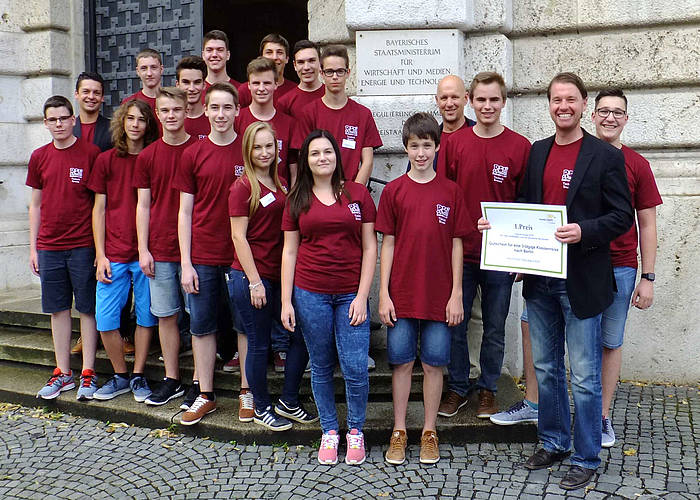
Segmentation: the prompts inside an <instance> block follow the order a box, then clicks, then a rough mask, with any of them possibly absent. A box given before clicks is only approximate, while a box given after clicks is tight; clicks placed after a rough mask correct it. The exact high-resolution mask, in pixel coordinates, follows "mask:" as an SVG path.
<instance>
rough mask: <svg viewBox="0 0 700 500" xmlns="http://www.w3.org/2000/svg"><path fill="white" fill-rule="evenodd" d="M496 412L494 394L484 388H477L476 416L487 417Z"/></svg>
mask: <svg viewBox="0 0 700 500" xmlns="http://www.w3.org/2000/svg"><path fill="white" fill-rule="evenodd" d="M496 413H498V408H497V407H496V395H495V394H494V393H493V392H491V391H488V390H486V389H480V390H479V409H478V410H477V411H476V416H477V417H479V418H489V417H490V416H491V415H494V414H496Z"/></svg>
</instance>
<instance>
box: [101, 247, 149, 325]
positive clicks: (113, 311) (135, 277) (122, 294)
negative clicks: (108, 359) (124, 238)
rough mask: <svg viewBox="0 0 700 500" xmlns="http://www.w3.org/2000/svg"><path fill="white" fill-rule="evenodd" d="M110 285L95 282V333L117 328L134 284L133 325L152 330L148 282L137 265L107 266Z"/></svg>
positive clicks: (113, 264) (134, 263) (116, 264)
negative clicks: (110, 274)
mask: <svg viewBox="0 0 700 500" xmlns="http://www.w3.org/2000/svg"><path fill="white" fill-rule="evenodd" d="M110 264H111V267H112V283H109V284H107V283H102V282H99V281H98V282H97V294H96V306H95V319H96V320H97V331H100V332H109V331H112V330H117V329H118V328H119V326H120V318H121V313H122V309H123V308H124V305H125V304H126V301H127V300H128V298H129V290H130V288H131V282H132V281H133V283H134V310H135V311H136V324H137V325H139V326H143V327H146V328H151V327H154V326H156V325H157V324H158V320H157V319H156V317H155V316H153V314H151V292H150V290H149V285H148V281H149V279H148V278H147V277H146V275H145V274H143V272H142V271H141V267H139V262H138V261H134V262H129V263H126V264H122V263H120V262H111V263H110Z"/></svg>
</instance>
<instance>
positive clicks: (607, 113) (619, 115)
mask: <svg viewBox="0 0 700 500" xmlns="http://www.w3.org/2000/svg"><path fill="white" fill-rule="evenodd" d="M595 112H596V113H597V114H598V116H600V117H601V118H607V117H608V116H610V113H612V115H613V116H614V117H615V118H616V119H618V120H619V119H620V118H622V117H624V116H625V115H626V114H627V112H625V111H622V110H621V109H608V108H600V109H596V110H595Z"/></svg>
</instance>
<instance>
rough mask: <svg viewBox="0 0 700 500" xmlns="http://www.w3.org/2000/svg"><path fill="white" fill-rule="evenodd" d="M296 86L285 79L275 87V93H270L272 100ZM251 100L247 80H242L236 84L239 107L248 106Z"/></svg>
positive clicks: (275, 100)
mask: <svg viewBox="0 0 700 500" xmlns="http://www.w3.org/2000/svg"><path fill="white" fill-rule="evenodd" d="M296 86H297V84H296V83H294V82H293V81H291V80H287V79H285V80H284V82H282V85H280V86H279V87H277V88H276V89H275V93H274V94H273V95H272V102H274V103H276V102H277V100H278V99H279V98H280V97H282V96H283V95H284V94H286V93H287V92H291V91H292V90H293V89H294V88H296ZM251 102H253V96H252V95H251V94H250V89H249V88H248V82H243V83H241V84H240V85H239V86H238V104H240V105H241V109H243V108H245V107H247V106H250V103H251Z"/></svg>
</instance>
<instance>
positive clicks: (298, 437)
mask: <svg viewBox="0 0 700 500" xmlns="http://www.w3.org/2000/svg"><path fill="white" fill-rule="evenodd" d="M46 375H47V373H46V371H45V370H39V369H37V367H36V366H33V365H29V364H25V363H18V362H13V361H0V400H2V401H6V402H13V403H18V404H22V405H24V406H30V407H32V406H40V407H45V408H48V409H50V410H52V411H60V412H67V413H71V414H74V415H80V416H86V417H90V418H96V419H99V420H103V421H108V422H111V423H118V422H124V423H127V424H129V425H136V426H139V427H149V428H152V429H167V428H169V427H170V426H171V424H172V423H179V420H180V419H179V413H180V410H179V404H180V402H181V400H179V399H178V400H175V401H171V402H170V403H168V404H166V405H163V406H160V407H148V406H145V405H144V404H142V403H136V402H135V401H134V399H133V398H132V397H131V396H130V395H128V394H125V395H122V396H119V397H117V398H115V399H113V400H111V401H89V402H81V401H77V400H76V399H75V394H76V391H75V390H72V391H67V392H65V393H63V394H61V395H60V396H59V397H58V398H56V399H54V400H43V399H36V397H35V396H36V392H37V390H38V389H39V388H40V387H41V386H42V385H43V384H44V383H45V382H46ZM503 379H504V377H501V381H503ZM76 382H77V381H76ZM503 385H504V384H501V386H503ZM505 385H507V384H505ZM511 386H512V387H511V388H508V387H505V386H504V387H502V388H499V395H502V392H503V391H505V392H508V391H509V390H510V391H511V394H510V395H509V396H510V397H508V399H511V400H514V398H513V394H512V391H513V390H514V391H516V392H517V388H515V386H514V384H512V380H511ZM503 396H505V395H503ZM475 397H476V396H475V395H472V398H471V399H472V400H471V401H470V404H469V405H468V408H467V409H465V410H464V411H462V412H460V413H459V414H458V415H457V416H455V417H453V418H451V419H443V418H438V424H437V431H438V436H439V437H440V441H441V442H443V443H452V444H464V443H475V442H496V443H503V442H533V441H535V439H536V434H537V433H536V427H535V425H532V424H526V425H514V426H509V427H501V426H496V425H493V424H491V423H490V422H489V421H488V420H482V419H477V418H476V416H475V411H474V408H475V407H476V406H475V401H474V399H475ZM517 397H520V395H519V394H518V396H517ZM217 404H218V408H217V411H216V412H214V413H212V414H211V415H208V416H207V417H206V418H205V419H203V420H202V421H201V422H200V423H199V424H197V425H195V426H192V427H185V426H181V425H177V427H176V432H178V433H184V434H188V435H197V436H200V437H204V436H207V437H211V438H213V439H218V440H222V441H236V442H238V443H241V444H252V443H254V442H255V443H257V444H275V443H283V442H286V443H287V444H289V445H296V444H302V445H307V446H308V445H311V444H312V443H313V442H315V441H317V440H318V439H319V437H320V427H319V425H318V423H316V424H306V425H302V424H294V427H293V428H292V429H291V430H289V431H285V432H278V433H275V432H271V431H268V430H267V429H264V428H263V427H260V426H258V425H256V424H254V423H242V422H239V421H238V418H237V415H238V413H237V412H238V399H237V397H235V393H232V392H231V391H218V392H217ZM336 407H337V408H338V421H339V422H340V423H341V429H342V430H345V415H346V407H345V404H343V403H339V404H337V405H336ZM392 419H393V408H392V404H391V403H390V402H370V403H369V404H368V406H367V417H366V424H365V427H364V432H365V436H366V442H367V445H368V446H369V447H371V446H382V447H385V446H386V444H387V443H388V441H389V436H390V433H391V425H392V424H391V423H392ZM422 421H423V405H422V403H421V402H418V401H411V402H409V406H408V413H407V418H406V423H407V427H408V429H407V431H408V436H409V442H410V443H418V442H419V440H420V432H421V427H422Z"/></svg>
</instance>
